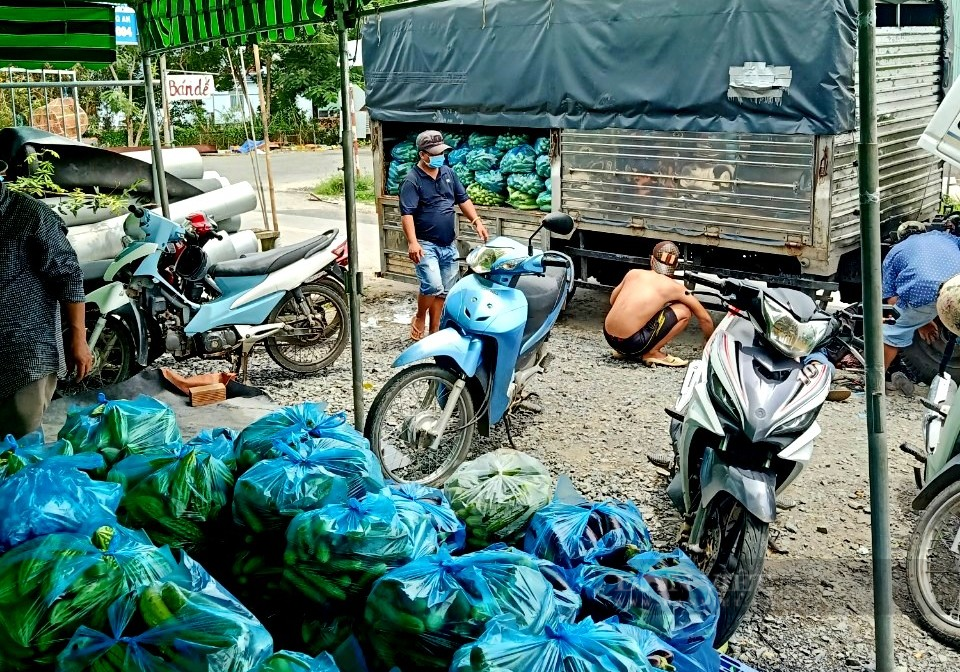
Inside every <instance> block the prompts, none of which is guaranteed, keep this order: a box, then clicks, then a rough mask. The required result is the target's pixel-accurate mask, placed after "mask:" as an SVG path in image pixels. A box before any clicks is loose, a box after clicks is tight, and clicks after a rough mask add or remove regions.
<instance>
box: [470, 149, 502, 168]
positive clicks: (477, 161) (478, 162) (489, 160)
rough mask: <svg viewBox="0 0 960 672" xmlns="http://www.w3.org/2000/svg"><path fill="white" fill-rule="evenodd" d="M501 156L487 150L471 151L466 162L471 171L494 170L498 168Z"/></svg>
mask: <svg viewBox="0 0 960 672" xmlns="http://www.w3.org/2000/svg"><path fill="white" fill-rule="evenodd" d="M498 159H499V156H497V154H496V153H495V152H491V151H489V150H487V149H485V148H478V149H471V150H470V152H469V153H468V154H467V158H466V161H465V162H464V163H465V165H466V166H467V168H469V169H470V170H474V171H476V170H493V169H494V168H496V167H497V161H498Z"/></svg>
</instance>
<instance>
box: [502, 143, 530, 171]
mask: <svg viewBox="0 0 960 672" xmlns="http://www.w3.org/2000/svg"><path fill="white" fill-rule="evenodd" d="M536 168H537V153H536V152H535V151H533V147H531V146H530V145H520V146H519V147H514V148H513V149H511V150H510V151H509V152H507V153H506V154H505V155H504V157H503V159H501V160H500V172H501V173H503V174H504V175H512V174H518V175H524V174H526V173H533V172H535V171H536Z"/></svg>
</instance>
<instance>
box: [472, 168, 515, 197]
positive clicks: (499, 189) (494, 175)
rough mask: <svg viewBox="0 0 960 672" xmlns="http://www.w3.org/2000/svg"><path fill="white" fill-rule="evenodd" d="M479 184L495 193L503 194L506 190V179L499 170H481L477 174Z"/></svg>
mask: <svg viewBox="0 0 960 672" xmlns="http://www.w3.org/2000/svg"><path fill="white" fill-rule="evenodd" d="M476 180H477V184H479V185H480V186H481V187H483V188H484V189H486V190H487V191H491V192H493V193H495V194H502V193H504V191H505V190H506V186H507V183H506V180H505V179H504V177H503V175H502V174H501V173H500V171H498V170H481V171H478V172H477V174H476Z"/></svg>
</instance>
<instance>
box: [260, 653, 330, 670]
mask: <svg viewBox="0 0 960 672" xmlns="http://www.w3.org/2000/svg"><path fill="white" fill-rule="evenodd" d="M254 672H340V671H339V669H338V668H337V663H336V662H334V660H333V656H331V655H330V654H329V653H322V654H320V655H319V656H316V657H312V656H308V655H307V654H305V653H294V652H293V651H277V652H276V653H275V654H273V655H272V656H270V657H269V658H267V659H266V660H265V661H263V663H262V664H261V665H260V667H258V668H257V669H256V670H255V671H254Z"/></svg>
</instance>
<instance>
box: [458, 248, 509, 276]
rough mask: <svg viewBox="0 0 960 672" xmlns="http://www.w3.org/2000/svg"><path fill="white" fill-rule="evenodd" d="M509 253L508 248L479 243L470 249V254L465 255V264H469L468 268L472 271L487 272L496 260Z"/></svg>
mask: <svg viewBox="0 0 960 672" xmlns="http://www.w3.org/2000/svg"><path fill="white" fill-rule="evenodd" d="M509 253H510V250H508V249H505V248H497V247H487V246H486V245H481V246H480V247H477V248H474V249H473V250H471V251H470V254H468V255H467V266H469V267H470V270H471V271H473V272H474V273H489V272H490V269H492V268H493V265H494V264H495V263H497V260H498V259H501V258H503V257H505V256H507V254H509Z"/></svg>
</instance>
